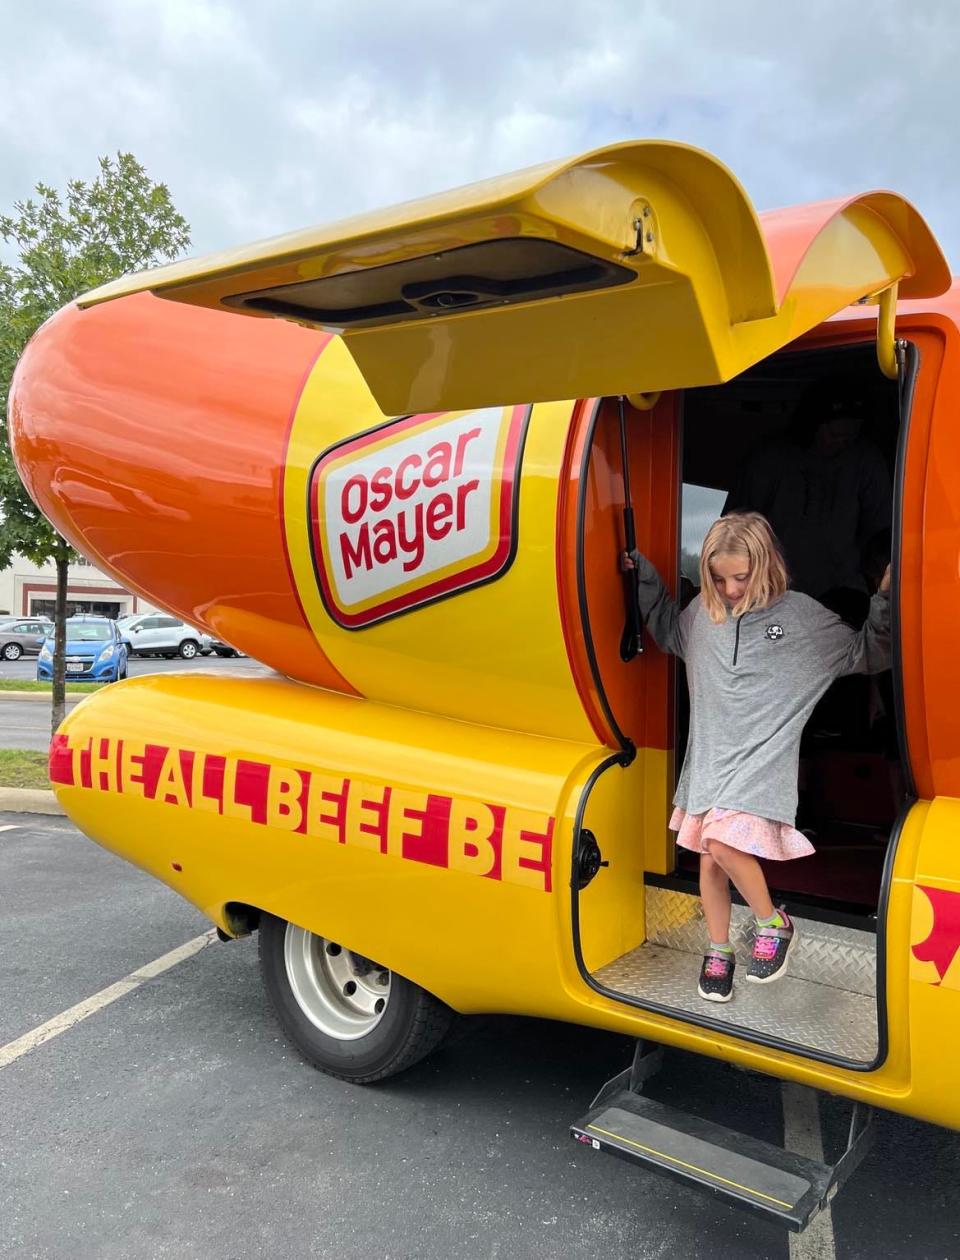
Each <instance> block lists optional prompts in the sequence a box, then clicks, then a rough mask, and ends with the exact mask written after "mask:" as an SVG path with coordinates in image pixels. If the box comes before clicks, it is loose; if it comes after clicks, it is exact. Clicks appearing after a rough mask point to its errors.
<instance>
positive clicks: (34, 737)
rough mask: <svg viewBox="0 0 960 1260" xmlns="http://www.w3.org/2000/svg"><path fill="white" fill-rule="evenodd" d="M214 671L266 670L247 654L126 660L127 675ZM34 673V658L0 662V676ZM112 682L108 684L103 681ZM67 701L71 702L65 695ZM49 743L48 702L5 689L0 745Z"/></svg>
mask: <svg viewBox="0 0 960 1260" xmlns="http://www.w3.org/2000/svg"><path fill="white" fill-rule="evenodd" d="M211 670H213V671H214V672H216V673H225V674H226V673H231V674H236V673H239V674H243V675H244V677H251V676H256V675H258V674H267V673H270V670H269V668H268V667H267V666H266V665H261V664H260V662H259V661H254V660H251V659H250V658H249V657H245V656H239V657H221V656H198V657H196V658H195V659H194V660H192V661H182V660H180V659H179V658H178V659H176V660H172V661H167V660H164V659H163V658H162V657H156V656H144V657H134V658H133V659H132V660H131V661H130V663H129V676H130V677H131V678H136V677H138V676H139V675H141V674H168V673H196V672H200V673H209V672H210V671H211ZM36 675H37V662H36V658H29V657H21V658H20V660H19V661H2V662H0V678H18V679H32V678H36ZM107 685H108V686H109V685H112V684H107ZM67 703H68V705H72V704H75V703H76V701H75V700H71V699H70V698H69V696H68V698H67ZM49 744H50V705H49V703H47V704H44V703H43V702H42V701H41V700H36V699H31V700H19V699H16V698H11V697H10V695H9V693H8V694H5V695H3V696H2V697H0V748H31V749H35V750H37V751H40V752H45V751H46V749H47V748H48V747H49Z"/></svg>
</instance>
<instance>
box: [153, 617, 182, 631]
mask: <svg viewBox="0 0 960 1260" xmlns="http://www.w3.org/2000/svg"><path fill="white" fill-rule="evenodd" d="M157 625H158V626H162V627H163V629H164V630H169V629H171V627H173V626H176V627H177V629H179V628H180V627H181V626H182V625H183V622H182V621H178V620H177V619H176V617H158V618H157Z"/></svg>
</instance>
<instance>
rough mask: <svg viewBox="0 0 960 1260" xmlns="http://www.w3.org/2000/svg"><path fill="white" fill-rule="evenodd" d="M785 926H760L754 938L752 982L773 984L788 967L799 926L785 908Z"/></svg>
mask: <svg viewBox="0 0 960 1260" xmlns="http://www.w3.org/2000/svg"><path fill="white" fill-rule="evenodd" d="M780 917H781V918H782V919H783V927H758V928H757V929H756V935H755V936H754V938H753V954H752V957H751V959H750V967H749V969H748V970H747V979H748V980H749V981H750V982H751V984H772V983H773V981H774V980H779V979H780V977H781V976H782V975H783V974H784V972H785V971H786V969H787V959H788V958H789V957H790V951H791V950H792V949H793V944H794V941H795V940H796V939H797V927H796V924H795V923H794V922H793V920H792V919H790V918H788V917H787V914H786V912H785V911H784V910H781V911H780Z"/></svg>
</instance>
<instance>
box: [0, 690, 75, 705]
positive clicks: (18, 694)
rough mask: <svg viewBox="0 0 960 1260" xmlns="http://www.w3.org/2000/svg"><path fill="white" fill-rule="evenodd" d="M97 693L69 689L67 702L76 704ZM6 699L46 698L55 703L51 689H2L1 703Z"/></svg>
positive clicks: (47, 700) (0, 694)
mask: <svg viewBox="0 0 960 1260" xmlns="http://www.w3.org/2000/svg"><path fill="white" fill-rule="evenodd" d="M95 694H96V693H95V692H93V691H80V692H77V691H68V692H67V696H66V703H67V704H76V703H77V701H78V700H82V699H83V697H84V696H92V695H95ZM4 700H45V701H46V702H47V704H49V705H52V704H53V700H52V698H51V696H50V692H49V691H0V704H2V703H3V701H4Z"/></svg>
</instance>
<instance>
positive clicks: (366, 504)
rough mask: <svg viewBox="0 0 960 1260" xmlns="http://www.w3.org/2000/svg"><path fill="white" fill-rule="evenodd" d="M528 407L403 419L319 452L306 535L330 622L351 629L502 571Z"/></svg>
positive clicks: (512, 546) (507, 559) (508, 553)
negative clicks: (320, 453) (308, 527)
mask: <svg viewBox="0 0 960 1260" xmlns="http://www.w3.org/2000/svg"><path fill="white" fill-rule="evenodd" d="M529 413H530V408H529V407H489V408H486V409H484V410H478V411H463V412H444V413H442V414H440V415H428V416H423V415H419V416H406V417H404V418H402V419H400V420H392V421H390V422H389V423H388V424H385V425H382V426H381V427H380V428H378V429H374V430H372V431H371V432H369V433H363V434H360V436H359V437H355V438H350V439H349V440H348V441H346V442H341V443H340V444H338V445H337V446H334V447H332V448H331V449H330V450H328V451H325V452H324V453H323V454H322V455H320V456H319V458H318V459H317V460H316V462H315V464H314V465H313V468H312V470H311V473H310V480H309V483H308V486H309V489H308V494H309V522H310V542H311V550H312V556H313V564H314V571H315V573H316V577H317V583H318V585H319V588H320V594H321V597H322V599H323V602H324V605H325V606H326V609H327V611H328V612H329V614H330V616H331V617H332V618H333V619H334V621H336V622H337V623H338V624H339V625H341V626H344V627H346V628H347V629H351V630H356V629H359V628H360V627H362V626H369V625H372V624H373V623H374V622H377V621H384V620H385V619H386V618H387V617H393V616H396V615H397V614H398V613H402V612H408V611H410V610H411V609H413V608H419V607H422V606H423V605H424V604H427V603H431V602H432V601H434V600H437V599H442V598H443V597H444V596H447V595H452V594H453V593H454V592H456V591H462V590H464V589H466V588H467V587H471V586H477V585H479V584H480V583H481V582H489V581H491V580H493V579H494V578H497V577H499V576H500V575H501V574H503V573H504V572H505V571H506V570H507V569H508V568H509V566H510V563H511V561H512V560H513V556H514V553H515V551H516V541H517V539H516V532H517V521H516V515H517V489H518V484H519V483H518V477H517V472H518V465H519V462H520V455H521V450H522V446H523V437H524V433H525V429H526V424H527V420H528V417H529Z"/></svg>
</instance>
